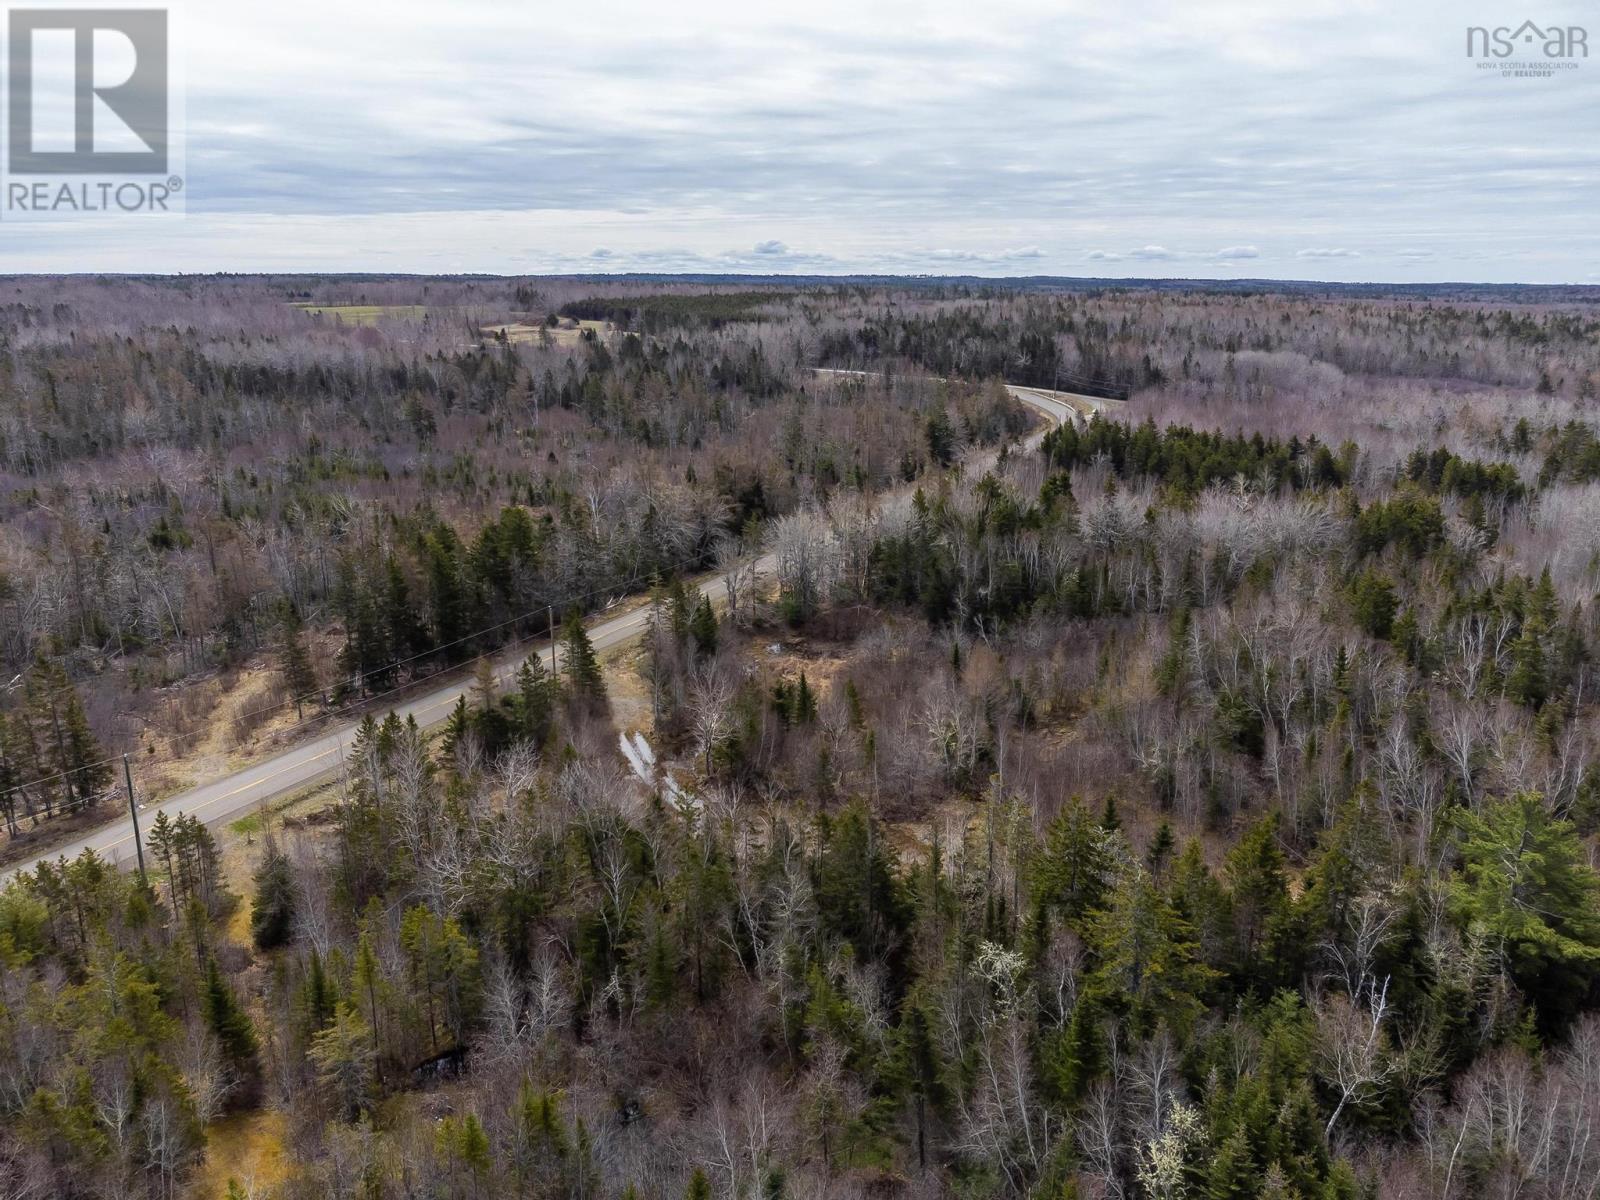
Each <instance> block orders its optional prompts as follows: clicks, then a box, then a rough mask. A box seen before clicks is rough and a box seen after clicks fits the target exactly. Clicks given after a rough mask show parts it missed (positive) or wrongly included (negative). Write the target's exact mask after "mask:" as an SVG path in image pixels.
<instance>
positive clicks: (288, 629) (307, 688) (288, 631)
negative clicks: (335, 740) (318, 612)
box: [278, 603, 317, 720]
mask: <svg viewBox="0 0 1600 1200" xmlns="http://www.w3.org/2000/svg"><path fill="white" fill-rule="evenodd" d="M278 673H279V675H280V676H281V677H282V679H283V686H284V690H286V691H287V692H288V693H289V696H290V698H291V699H292V700H293V701H294V715H295V719H296V720H299V719H301V718H302V717H303V716H304V715H305V702H306V699H307V698H308V697H309V696H311V694H312V693H314V692H315V691H316V690H317V672H316V668H314V667H313V666H312V665H311V656H310V655H309V654H307V653H306V644H305V634H304V631H303V629H302V627H301V622H300V614H299V612H298V611H297V610H296V609H295V607H294V605H292V604H288V603H285V604H284V605H283V607H282V610H281V612H280V615H279V618H278Z"/></svg>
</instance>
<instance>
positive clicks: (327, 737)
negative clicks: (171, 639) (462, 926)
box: [0, 371, 1117, 881]
mask: <svg viewBox="0 0 1600 1200" xmlns="http://www.w3.org/2000/svg"><path fill="white" fill-rule="evenodd" d="M819 373H820V374H828V375H852V376H866V374H867V373H866V372H861V371H823V372H819ZM1007 390H1009V391H1010V392H1011V394H1012V395H1013V396H1015V397H1016V398H1017V399H1018V400H1020V401H1021V402H1022V403H1024V404H1026V405H1028V406H1029V407H1030V408H1032V409H1034V410H1035V411H1036V412H1038V413H1040V414H1041V415H1042V416H1044V417H1045V418H1046V419H1047V420H1048V421H1050V422H1051V423H1052V424H1057V425H1059V424H1061V423H1062V422H1064V421H1071V420H1081V419H1083V418H1085V417H1087V416H1089V415H1090V414H1092V413H1095V412H1099V411H1104V410H1105V409H1106V408H1108V407H1110V406H1112V405H1115V404H1116V403H1117V402H1116V401H1107V400H1102V399H1099V398H1098V397H1094V396H1082V395H1078V394H1076V393H1072V392H1051V391H1043V390H1040V389H1038V388H1024V387H1015V386H1011V385H1009V384H1008V385H1007ZM1042 436H1043V435H1042V434H1036V435H1034V437H1033V438H1032V439H1030V444H1032V443H1036V442H1037V440H1038V438H1039V437H1042ZM776 565H777V560H776V559H775V558H774V557H773V556H772V555H770V554H768V555H763V556H762V557H761V558H759V559H757V560H756V561H755V563H754V564H753V566H754V570H755V574H756V576H757V578H760V577H761V576H765V575H770V574H771V573H772V572H773V571H774V570H775V569H776ZM695 586H696V587H697V589H698V590H699V592H700V593H701V594H703V595H705V596H707V597H708V598H710V599H712V600H713V602H720V600H721V599H722V596H721V595H720V593H722V592H723V591H724V590H725V588H726V581H725V578H724V576H722V575H721V574H713V575H709V576H702V577H701V578H700V579H698V580H697V581H696V584H695ZM713 593H719V594H716V595H713ZM649 617H650V610H649V609H648V607H643V606H641V607H638V608H634V609H632V610H630V611H628V612H624V613H620V614H617V615H615V616H609V617H608V616H606V615H604V614H600V615H598V616H596V617H595V618H594V619H593V620H592V621H591V622H590V623H589V626H588V629H589V638H590V640H591V641H592V642H593V643H594V647H595V649H596V650H609V649H612V648H614V647H616V646H621V645H624V644H625V643H628V642H631V641H633V640H635V639H636V638H639V637H642V636H643V635H644V632H645V627H646V625H647V623H648V621H649ZM534 653H540V654H543V655H545V656H547V657H548V656H549V655H550V654H551V645H550V643H549V642H548V641H542V642H537V643H534V644H532V645H525V646H523V647H521V648H519V649H517V650H515V651H509V652H507V653H506V654H505V655H504V656H503V657H501V658H498V659H495V660H493V662H494V671H495V677H496V679H498V680H500V681H501V682H504V681H505V680H507V679H509V678H510V677H511V676H512V675H513V674H514V673H515V672H516V670H517V668H518V667H519V666H521V664H522V663H523V661H524V660H525V659H527V658H528V657H529V655H531V654H534ZM473 686H474V680H473V677H472V676H471V675H468V674H465V673H460V674H458V677H457V679H456V680H455V682H453V683H448V684H443V685H441V686H440V687H438V688H436V689H434V690H433V691H430V692H427V693H426V694H424V695H422V696H419V697H417V698H416V699H413V700H408V701H406V702H405V703H403V704H398V705H395V706H394V707H393V711H394V712H395V713H396V714H398V716H399V717H400V719H401V720H405V719H406V718H408V717H415V718H416V719H417V724H418V725H421V726H422V727H423V728H425V729H426V728H429V727H432V726H435V725H439V724H442V723H443V722H444V721H445V720H446V719H447V718H448V717H449V715H450V710H451V709H453V708H454V707H455V706H456V702H457V701H458V700H460V699H461V697H462V696H464V695H466V694H467V693H468V692H469V691H471V689H472V687H473ZM358 724H359V721H358V720H356V719H351V720H348V721H346V722H345V723H343V724H342V725H339V726H337V727H336V728H334V729H332V730H330V731H329V732H328V733H325V734H323V735H322V736H320V737H317V738H315V739H313V740H311V741H308V742H304V743H302V744H300V745H298V746H295V747H293V748H291V749H288V750H284V751H281V752H280V753H278V754H274V755H273V756H271V757H270V758H267V759H264V760H262V761H261V762H259V763H257V764H256V765H254V766H252V767H245V768H244V769H242V770H239V771H235V772H234V773H233V774H231V775H226V776H224V777H223V778H221V779H218V780H215V781H213V782H211V783H207V784H203V785H201V786H200V787H197V788H193V789H191V790H189V791H187V792H184V793H182V794H181V795H177V796H173V797H172V798H171V799H168V800H163V801H162V802H161V803H160V804H154V805H150V806H148V807H145V808H141V809H140V810H139V826H140V830H141V832H144V831H148V829H149V827H150V822H152V821H154V820H155V818H156V814H158V813H166V814H167V816H168V818H169V819H170V818H175V817H178V816H180V815H188V816H191V817H196V818H198V819H199V820H201V821H203V822H205V823H206V824H207V825H217V824H220V823H221V822H224V821H228V820H232V819H234V818H236V817H239V816H241V815H242V814H245V813H249V812H251V811H254V810H255V809H258V808H260V807H261V806H262V805H264V804H268V803H270V802H272V801H273V800H277V799H281V798H282V797H284V796H288V795H291V794H293V793H294V792H297V791H300V790H302V789H304V788H307V787H310V786H311V785H313V784H316V783H321V782H323V781H325V780H327V779H330V778H333V777H334V776H336V775H338V774H339V772H340V771H341V769H342V768H343V766H344V756H345V754H346V752H347V751H348V750H349V748H350V746H351V745H352V744H353V743H354V741H355V732H356V727H357V725H358ZM85 850H93V851H94V852H95V853H96V854H98V855H100V857H102V858H105V859H108V860H109V861H111V862H113V863H116V864H118V865H120V866H123V867H127V866H129V865H131V864H132V863H133V862H134V861H135V859H136V855H135V851H134V842H133V824H132V822H131V821H130V820H129V819H127V818H126V817H125V818H123V819H122V820H120V821H117V822H115V823H113V824H110V825H107V826H105V827H104V828H102V829H99V830H97V831H95V832H94V833H91V834H88V835H86V836H84V837H80V838H77V839H75V840H73V841H70V842H67V843H66V844H64V845H61V846H58V847H56V848H55V849H53V850H51V851H49V852H48V853H46V854H41V855H39V856H37V857H35V858H32V859H29V860H27V861H25V862H20V863H16V864H14V865H12V866H10V867H7V868H6V869H5V870H4V871H3V872H0V881H3V880H4V879H6V878H8V877H10V876H11V875H12V874H14V873H16V872H18V871H28V870H32V869H33V868H34V867H36V866H37V865H38V864H39V863H40V862H43V861H45V860H47V859H48V860H52V861H53V860H55V859H56V858H58V857H60V856H62V855H65V856H66V857H67V858H69V859H70V858H76V857H77V856H78V855H79V854H81V853H83V851H85Z"/></svg>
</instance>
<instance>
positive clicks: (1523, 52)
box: [1467, 21, 1589, 79]
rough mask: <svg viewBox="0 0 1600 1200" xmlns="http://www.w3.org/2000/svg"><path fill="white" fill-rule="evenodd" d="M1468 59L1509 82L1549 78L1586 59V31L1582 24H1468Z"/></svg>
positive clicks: (1576, 66)
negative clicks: (1492, 25)
mask: <svg viewBox="0 0 1600 1200" xmlns="http://www.w3.org/2000/svg"><path fill="white" fill-rule="evenodd" d="M1467 57H1468V58H1470V59H1473V60H1474V61H1475V63H1476V65H1477V67H1478V69H1479V70H1482V71H1493V72H1495V73H1497V74H1499V75H1502V76H1504V77H1505V78H1508V79H1549V78H1553V77H1554V76H1556V75H1560V74H1563V73H1565V72H1568V71H1576V70H1577V69H1578V65H1579V64H1580V63H1581V62H1582V61H1583V60H1584V59H1586V58H1588V57H1589V31H1588V30H1587V29H1586V28H1584V27H1583V26H1582V25H1553V24H1552V25H1538V24H1535V23H1534V22H1533V21H1524V22H1522V24H1521V25H1517V26H1511V25H1498V26H1495V27H1494V28H1492V29H1491V28H1489V27H1488V26H1485V25H1471V26H1468V28H1467Z"/></svg>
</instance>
